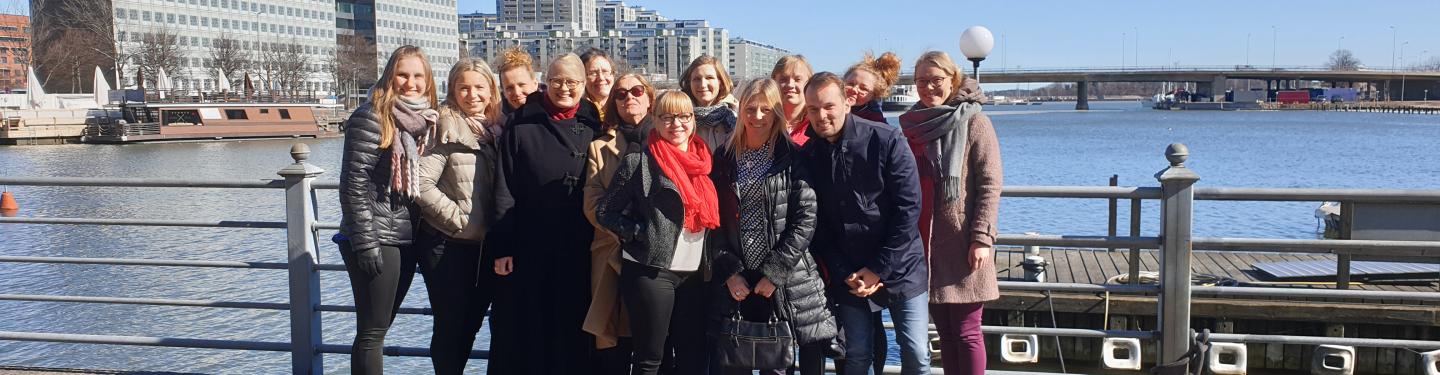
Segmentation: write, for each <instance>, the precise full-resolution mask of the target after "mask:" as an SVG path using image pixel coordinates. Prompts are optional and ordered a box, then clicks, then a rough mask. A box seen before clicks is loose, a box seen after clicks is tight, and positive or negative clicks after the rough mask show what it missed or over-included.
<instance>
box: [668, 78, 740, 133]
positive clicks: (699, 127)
mask: <svg viewBox="0 0 1440 375" xmlns="http://www.w3.org/2000/svg"><path fill="white" fill-rule="evenodd" d="M732 87H734V83H733V82H731V81H730V75H729V74H726V73H725V65H724V64H721V63H720V60H716V59H715V58H714V57H711V56H710V55H701V56H700V57H696V58H695V60H694V61H691V62H690V66H689V67H686V68H685V73H684V74H681V75H680V91H682V92H684V93H685V94H686V95H689V96H690V98H691V99H692V100H693V102H692V103H691V104H693V105H694V106H695V136H697V137H700V139H704V140H705V143H706V144H708V145H710V146H711V147H714V148H716V149H719V148H720V147H721V146H723V145H724V144H725V142H726V141H729V140H730V133H731V132H733V131H735V105H736V104H735V97H734V96H730V90H731V89H732Z"/></svg>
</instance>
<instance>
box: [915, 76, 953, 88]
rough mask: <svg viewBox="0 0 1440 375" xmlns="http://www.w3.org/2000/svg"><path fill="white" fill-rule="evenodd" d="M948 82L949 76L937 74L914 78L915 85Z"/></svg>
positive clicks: (923, 85)
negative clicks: (930, 76)
mask: <svg viewBox="0 0 1440 375" xmlns="http://www.w3.org/2000/svg"><path fill="white" fill-rule="evenodd" d="M946 82H950V76H939V77H933V78H916V79H915V85H916V86H922V87H929V86H943V85H942V84H943V83H946Z"/></svg>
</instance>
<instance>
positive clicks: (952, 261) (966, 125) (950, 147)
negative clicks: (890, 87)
mask: <svg viewBox="0 0 1440 375" xmlns="http://www.w3.org/2000/svg"><path fill="white" fill-rule="evenodd" d="M915 88H916V92H917V93H918V94H919V97H920V101H919V102H918V103H916V104H915V107H914V108H912V109H911V110H910V111H909V112H905V114H903V115H900V127H901V129H903V130H904V132H905V137H906V138H908V139H909V143H910V149H911V150H912V151H914V153H915V160H916V164H918V168H917V169H918V170H919V175H920V190H921V200H920V203H921V204H920V222H919V224H920V237H921V243H923V244H925V247H926V250H927V251H926V253H927V254H929V259H928V263H929V265H930V271H931V272H930V316H931V317H933V318H934V321H935V328H936V331H938V332H939V334H940V351H941V353H942V354H941V356H940V358H941V360H942V361H944V366H945V372H946V373H955V374H967V375H969V374H984V373H985V358H986V357H985V336H984V334H982V333H981V331H980V318H981V315H982V314H983V313H984V309H985V302H989V301H993V300H995V299H998V298H1000V290H999V288H998V287H997V285H996V284H997V281H998V280H997V279H996V276H995V262H994V260H992V259H993V257H992V253H993V252H994V250H993V249H992V248H991V247H992V246H994V244H995V235H996V234H997V232H996V229H995V228H996V220H997V219H998V218H999V212H1000V190H1001V186H1002V185H1003V184H1004V168H1003V167H1002V166H1001V163H1000V142H999V140H998V139H997V138H996V136H995V128H994V126H992V125H991V124H990V118H989V117H988V116H985V114H984V113H983V112H981V108H980V104H981V103H983V102H984V101H985V95H984V94H982V93H981V92H980V86H979V85H978V84H976V83H975V81H974V80H972V79H970V78H967V77H965V73H964V72H963V71H961V70H960V67H959V66H958V65H956V64H955V61H954V60H951V59H950V56H949V55H947V54H946V53H944V52H940V51H930V52H926V53H925V54H924V55H921V56H920V58H919V59H917V60H916V61H915Z"/></svg>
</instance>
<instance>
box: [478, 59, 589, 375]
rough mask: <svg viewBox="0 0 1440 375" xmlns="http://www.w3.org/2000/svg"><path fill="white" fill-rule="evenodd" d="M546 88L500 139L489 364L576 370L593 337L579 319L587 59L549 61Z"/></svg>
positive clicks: (523, 370)
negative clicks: (497, 281) (584, 61)
mask: <svg viewBox="0 0 1440 375" xmlns="http://www.w3.org/2000/svg"><path fill="white" fill-rule="evenodd" d="M545 78H546V83H547V84H548V86H547V88H546V89H545V90H544V91H541V92H537V93H534V94H530V97H529V98H527V99H526V101H525V105H524V106H523V107H521V108H520V109H518V110H516V112H515V113H513V114H512V115H513V117H512V118H511V120H510V125H509V126H508V127H507V128H506V129H505V131H503V132H501V135H500V140H499V149H500V152H499V162H498V173H496V179H497V182H496V188H495V195H496V213H497V218H498V219H497V220H496V222H495V225H494V226H493V227H492V228H491V233H490V235H489V236H490V237H489V238H488V239H487V240H488V241H489V242H488V243H487V244H486V245H487V246H488V247H487V249H486V251H493V252H494V255H495V262H494V271H495V274H496V275H499V279H500V283H501V284H502V286H501V288H500V289H501V290H502V291H501V292H500V294H502V296H500V297H497V300H496V305H497V307H496V309H495V312H494V314H493V315H492V319H493V320H494V323H493V324H492V325H491V326H492V327H496V328H497V329H500V330H501V331H505V332H502V333H497V334H496V337H494V338H493V340H492V345H491V350H492V352H491V356H490V361H491V362H490V365H491V366H497V365H498V366H501V369H500V371H499V372H497V373H502V374H583V373H588V372H589V371H590V363H589V354H590V353H591V352H592V348H593V347H594V343H593V341H592V339H590V338H589V335H588V334H586V333H585V331H583V330H582V329H581V324H582V323H583V322H584V320H585V312H586V310H588V308H589V306H590V277H589V275H590V251H589V249H590V242H591V239H592V238H593V236H594V234H595V228H594V227H593V226H591V225H590V222H589V221H588V220H586V219H585V215H584V206H585V203H584V195H583V190H584V186H585V185H584V184H585V161H586V159H587V157H586V155H587V154H588V147H589V145H590V141H591V140H594V139H595V136H594V134H595V132H594V130H593V129H596V128H598V127H599V126H600V124H599V123H598V122H596V121H595V118H596V115H595V114H594V112H595V109H594V107H592V106H590V105H589V104H588V103H587V102H585V99H584V97H585V81H584V79H585V67H584V64H581V63H580V58H579V57H578V56H575V54H565V55H563V56H560V57H558V58H556V59H555V60H554V61H552V62H551V63H550V66H549V68H548V69H547V70H546V74H545Z"/></svg>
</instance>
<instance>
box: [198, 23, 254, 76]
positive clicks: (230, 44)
mask: <svg viewBox="0 0 1440 375" xmlns="http://www.w3.org/2000/svg"><path fill="white" fill-rule="evenodd" d="M208 47H209V50H210V56H209V57H210V67H211V68H212V69H209V72H208V73H209V74H210V75H212V76H214V78H215V81H216V83H217V84H218V83H219V81H220V80H222V79H223V80H225V81H229V82H230V83H231V85H230V87H231V88H234V87H237V85H236V81H235V80H234V78H233V77H235V73H236V72H239V71H241V70H244V69H245V68H246V67H248V66H250V51H249V50H246V49H245V48H242V47H243V46H242V45H241V43H240V41H239V40H236V39H235V38H232V37H231V36H230V34H229V33H222V34H220V37H218V38H215V39H211V41H210V45H209V46H208ZM217 73H218V74H217Z"/></svg>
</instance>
